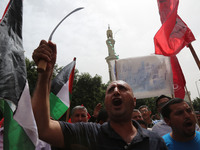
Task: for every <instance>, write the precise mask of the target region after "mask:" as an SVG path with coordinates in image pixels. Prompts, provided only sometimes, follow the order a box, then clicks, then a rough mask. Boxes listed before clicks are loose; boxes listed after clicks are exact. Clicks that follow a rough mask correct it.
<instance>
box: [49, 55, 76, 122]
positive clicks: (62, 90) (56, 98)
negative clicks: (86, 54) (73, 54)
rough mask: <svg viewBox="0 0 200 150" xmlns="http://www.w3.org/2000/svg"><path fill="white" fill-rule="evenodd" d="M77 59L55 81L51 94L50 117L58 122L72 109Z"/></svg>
mask: <svg viewBox="0 0 200 150" xmlns="http://www.w3.org/2000/svg"><path fill="white" fill-rule="evenodd" d="M75 65H76V59H75V58H74V60H73V61H72V62H71V63H70V64H68V65H67V66H65V67H64V68H63V69H62V70H61V71H60V73H59V74H58V75H57V76H56V77H55V78H54V79H53V81H52V84H51V93H50V115H51V117H52V118H53V119H55V120H58V119H60V118H61V117H62V115H64V113H65V112H66V111H67V109H68V108H69V107H70V100H71V94H72V86H73V80H74V70H75Z"/></svg>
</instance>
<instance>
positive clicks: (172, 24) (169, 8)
mask: <svg viewBox="0 0 200 150" xmlns="http://www.w3.org/2000/svg"><path fill="white" fill-rule="evenodd" d="M157 2H158V7H159V13H160V20H161V23H162V26H161V28H160V29H159V31H158V32H157V33H156V35H155V37H154V44H155V53H156V54H160V55H165V56H173V55H176V54H178V53H179V52H180V50H181V49H183V48H184V47H185V46H188V45H189V44H190V43H191V42H192V41H194V40H195V37H194V35H193V34H192V32H191V30H190V29H189V28H188V26H187V25H186V24H185V23H184V22H183V20H182V19H181V18H180V17H179V16H178V14H177V10H178V4H179V0H157Z"/></svg>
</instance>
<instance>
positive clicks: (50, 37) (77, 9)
mask: <svg viewBox="0 0 200 150" xmlns="http://www.w3.org/2000/svg"><path fill="white" fill-rule="evenodd" d="M83 8H84V7H80V8H76V9H75V10H73V11H72V12H70V13H69V14H67V15H66V16H65V17H64V18H63V19H62V20H61V21H60V22H59V23H58V24H57V26H56V27H55V28H54V29H53V31H52V32H51V35H50V36H49V41H51V39H52V36H53V34H54V32H55V31H56V29H57V28H58V27H59V25H60V24H61V23H62V22H63V21H64V20H65V19H66V18H67V17H69V16H70V15H71V14H73V13H75V12H76V11H79V10H81V9H83Z"/></svg>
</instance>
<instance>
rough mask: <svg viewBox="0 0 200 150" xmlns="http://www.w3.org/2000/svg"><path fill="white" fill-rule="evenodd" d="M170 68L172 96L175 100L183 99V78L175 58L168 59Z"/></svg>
mask: <svg viewBox="0 0 200 150" xmlns="http://www.w3.org/2000/svg"><path fill="white" fill-rule="evenodd" d="M170 61H171V67H172V72H173V82H174V95H175V97H177V98H181V99H184V97H185V88H184V87H185V83H186V82H185V78H184V75H183V72H182V70H181V67H180V65H179V62H178V59H177V57H176V56H171V57H170Z"/></svg>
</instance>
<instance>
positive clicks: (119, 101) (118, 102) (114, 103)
mask: <svg viewBox="0 0 200 150" xmlns="http://www.w3.org/2000/svg"><path fill="white" fill-rule="evenodd" d="M112 104H113V105H114V106H119V105H121V104H122V100H121V99H119V98H115V99H114V100H113V101H112Z"/></svg>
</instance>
